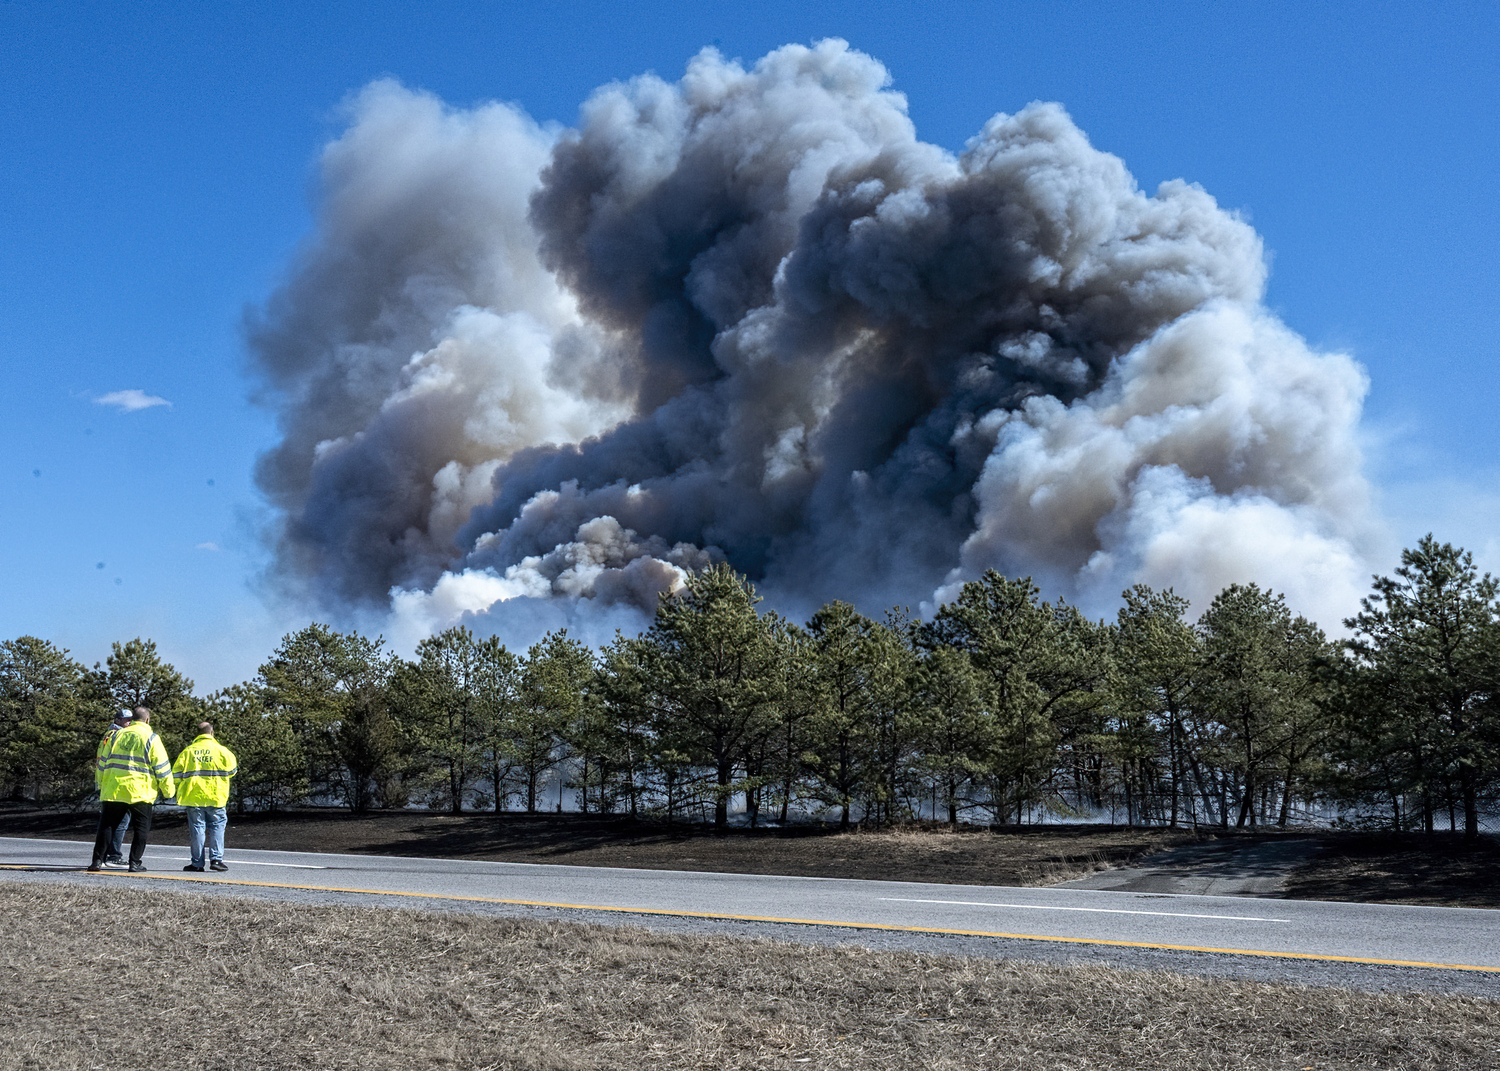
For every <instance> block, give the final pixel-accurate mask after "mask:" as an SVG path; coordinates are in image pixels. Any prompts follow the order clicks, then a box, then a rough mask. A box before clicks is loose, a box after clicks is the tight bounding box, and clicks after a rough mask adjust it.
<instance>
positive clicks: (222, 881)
mask: <svg viewBox="0 0 1500 1071" xmlns="http://www.w3.org/2000/svg"><path fill="white" fill-rule="evenodd" d="M37 869H40V868H38V867H34V866H31V867H29V866H21V865H17V864H0V870H37ZM100 874H101V875H102V876H105V877H120V878H131V877H136V878H155V879H157V880H158V881H187V882H193V883H194V884H198V885H244V886H250V887H254V888H263V889H298V890H301V891H304V892H332V893H357V894H359V895H363V896H409V897H418V898H421V899H425V900H454V901H458V902H461V903H474V904H507V905H511V906H516V907H560V908H566V909H568V910H572V911H614V912H618V913H620V914H626V915H664V916H669V917H676V918H694V919H720V920H725V921H730V922H776V923H788V924H793V925H798V926H837V927H842V928H844V929H854V930H891V931H896V932H900V933H934V934H945V935H948V936H953V937H1004V938H1009V939H1010V940H1013V941H1055V942H1060V943H1063V944H1076V945H1108V946H1111V947H1114V948H1157V949H1164V950H1166V951H1170V952H1214V953H1218V954H1220V955H1229V956H1267V957H1271V958H1277V959H1306V960H1315V961H1318V962H1330V963H1368V964H1375V965H1378V966H1385V967H1430V968H1435V969H1440V970H1445V971H1479V972H1481V973H1489V974H1500V967H1481V966H1476V965H1474V964H1469V963H1428V962H1425V961H1422V960H1411V959H1373V958H1368V957H1364V956H1329V955H1324V954H1322V953H1318V952H1273V951H1267V950H1265V949H1259V948H1211V947H1207V946H1203V945H1168V944H1153V943H1151V942H1147V941H1112V940H1108V939H1106V938H1102V937H1056V936H1051V935H1046V934H1037V933H1001V932H998V931H995V930H948V929H942V928H939V927H936V926H895V925H887V924H885V923H880V922H837V921H833V920H829V919H793V918H780V917H777V916H775V915H732V914H729V913H727V912H718V911H671V910H667V909H666V908H656V907H612V906H606V905H602V904H562V903H553V902H552V901H548V900H505V899H500V898H498V897H490V896H453V895H450V894H447V893H424V892H399V891H397V890H394V889H350V888H344V887H342V886H335V885H295V884H292V883H290V882H280V881H244V880H241V879H237V878H220V877H214V878H209V877H198V876H197V875H193V876H192V877H188V876H187V875H185V874H156V873H150V872H146V873H136V874H131V873H129V872H128V871H123V870H115V871H108V870H106V871H101V872H100Z"/></svg>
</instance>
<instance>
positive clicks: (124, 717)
mask: <svg viewBox="0 0 1500 1071" xmlns="http://www.w3.org/2000/svg"><path fill="white" fill-rule="evenodd" d="M129 721H130V711H128V710H123V709H121V710H117V711H115V724H116V725H124V724H126V723H127V722H129Z"/></svg>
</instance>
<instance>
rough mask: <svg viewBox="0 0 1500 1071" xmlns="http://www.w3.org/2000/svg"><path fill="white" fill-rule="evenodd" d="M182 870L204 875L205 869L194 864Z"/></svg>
mask: <svg viewBox="0 0 1500 1071" xmlns="http://www.w3.org/2000/svg"><path fill="white" fill-rule="evenodd" d="M182 869H183V870H195V871H197V872H198V873H199V874H201V873H203V868H202V867H201V866H194V865H193V864H192V863H189V864H188V865H187V866H185V867H183V868H182Z"/></svg>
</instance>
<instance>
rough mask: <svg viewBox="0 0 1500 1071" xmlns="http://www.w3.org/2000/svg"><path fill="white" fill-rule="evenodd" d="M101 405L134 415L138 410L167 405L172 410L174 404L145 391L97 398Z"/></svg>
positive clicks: (131, 391) (123, 391)
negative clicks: (110, 406) (111, 406)
mask: <svg viewBox="0 0 1500 1071" xmlns="http://www.w3.org/2000/svg"><path fill="white" fill-rule="evenodd" d="M94 401H95V402H96V403H97V404H99V405H113V406H115V407H116V408H117V409H119V410H120V411H121V412H122V413H134V412H135V411H136V410H137V409H150V408H151V407H152V406H153V405H165V406H166V407H167V408H169V409H170V408H171V406H172V403H171V402H169V401H167V400H166V399H165V398H158V397H157V396H156V395H154V394H147V393H146V392H145V391H143V390H116V391H111V392H110V393H108V394H105V395H102V396H100V397H98V398H95V399H94Z"/></svg>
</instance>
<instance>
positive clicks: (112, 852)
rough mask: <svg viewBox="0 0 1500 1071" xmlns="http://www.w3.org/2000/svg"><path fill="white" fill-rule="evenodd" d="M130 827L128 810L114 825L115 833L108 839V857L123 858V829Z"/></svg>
mask: <svg viewBox="0 0 1500 1071" xmlns="http://www.w3.org/2000/svg"><path fill="white" fill-rule="evenodd" d="M129 828H130V812H129V811H126V812H125V817H124V818H122V819H120V824H119V825H117V826H115V835H114V836H113V837H111V838H110V841H109V856H108V858H110V859H123V858H124V857H125V831H126V830H127V829H129Z"/></svg>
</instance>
